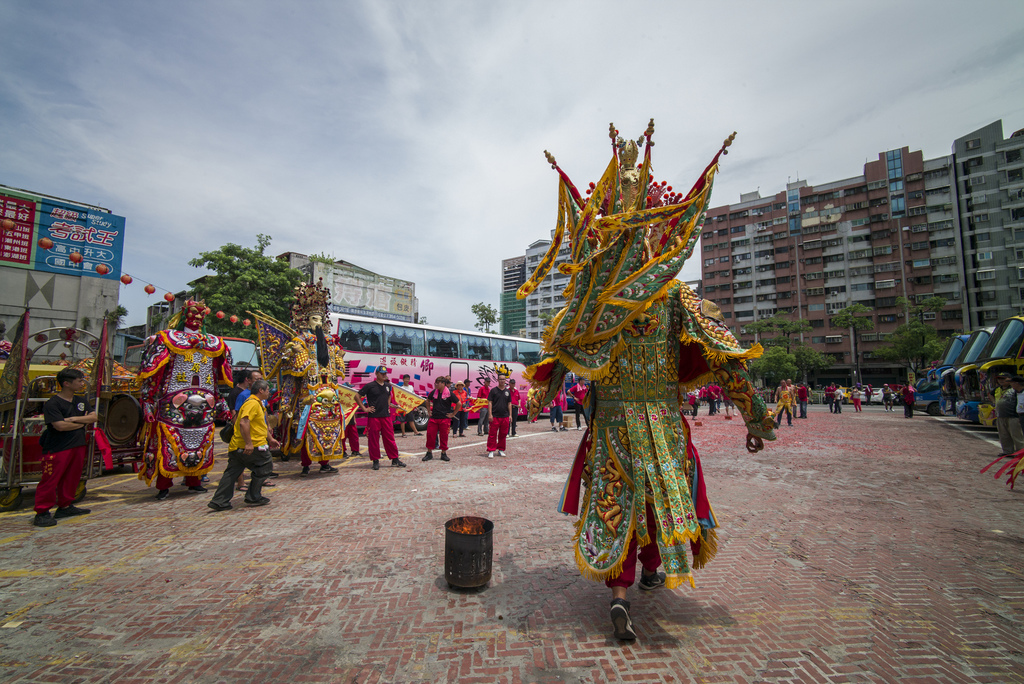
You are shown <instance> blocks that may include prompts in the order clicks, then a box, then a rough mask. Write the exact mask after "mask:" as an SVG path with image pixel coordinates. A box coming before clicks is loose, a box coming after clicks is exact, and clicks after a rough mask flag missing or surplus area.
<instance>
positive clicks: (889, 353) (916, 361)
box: [874, 319, 946, 373]
mask: <svg viewBox="0 0 1024 684" xmlns="http://www.w3.org/2000/svg"><path fill="white" fill-rule="evenodd" d="M945 348H946V343H945V342H944V341H943V340H940V339H939V334H938V333H937V332H936V331H935V328H933V327H932V326H930V325H928V324H927V323H924V322H922V321H919V320H914V319H911V320H910V321H908V322H907V323H906V324H904V325H901V326H900V327H898V328H896V330H895V331H894V332H893V333H892V336H891V337H890V338H889V344H887V345H885V346H884V347H879V348H878V349H876V350H875V351H874V356H875V358H876V359H882V360H883V361H889V362H891V363H901V364H903V365H905V366H906V367H907V368H909V369H910V370H912V371H914V372H915V373H916V372H918V370H920V369H921V368H924V367H926V366H928V365H929V364H930V363H931V362H932V361H934V360H936V359H938V358H939V357H940V356H941V355H942V352H943V350H944V349H945Z"/></svg>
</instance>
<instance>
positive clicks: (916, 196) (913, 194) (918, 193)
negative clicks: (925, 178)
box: [907, 190, 924, 200]
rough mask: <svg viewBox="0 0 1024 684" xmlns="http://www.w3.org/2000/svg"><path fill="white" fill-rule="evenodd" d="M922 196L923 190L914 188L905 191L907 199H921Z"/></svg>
mask: <svg viewBox="0 0 1024 684" xmlns="http://www.w3.org/2000/svg"><path fill="white" fill-rule="evenodd" d="M922 197H924V192H923V191H922V190H915V191H914V192H908V193H907V199H912V200H916V199H921V198H922Z"/></svg>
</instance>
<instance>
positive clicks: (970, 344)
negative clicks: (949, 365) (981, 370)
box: [956, 330, 991, 366]
mask: <svg viewBox="0 0 1024 684" xmlns="http://www.w3.org/2000/svg"><path fill="white" fill-rule="evenodd" d="M990 335H991V333H989V331H988V330H975V331H974V332H973V333H971V339H969V340H967V344H965V345H964V348H963V351H961V352H960V356H958V357H956V365H958V366H962V365H964V364H965V363H974V362H975V361H977V360H978V356H980V355H981V350H982V349H984V348H985V345H986V344H988V338H989V336H990Z"/></svg>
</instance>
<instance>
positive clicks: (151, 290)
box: [142, 285, 156, 294]
mask: <svg viewBox="0 0 1024 684" xmlns="http://www.w3.org/2000/svg"><path fill="white" fill-rule="evenodd" d="M142 289H143V290H145V291H146V294H153V293H154V292H156V288H155V287H153V286H152V285H147V286H146V287H144V288H142Z"/></svg>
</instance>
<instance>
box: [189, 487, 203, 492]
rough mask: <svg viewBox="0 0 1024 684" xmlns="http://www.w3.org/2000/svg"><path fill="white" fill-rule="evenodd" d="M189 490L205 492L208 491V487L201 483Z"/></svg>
mask: <svg viewBox="0 0 1024 684" xmlns="http://www.w3.org/2000/svg"><path fill="white" fill-rule="evenodd" d="M188 491H190V492H205V491H206V487H203V486H202V485H199V486H197V487H189V488H188Z"/></svg>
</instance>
